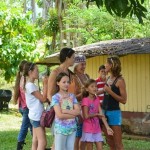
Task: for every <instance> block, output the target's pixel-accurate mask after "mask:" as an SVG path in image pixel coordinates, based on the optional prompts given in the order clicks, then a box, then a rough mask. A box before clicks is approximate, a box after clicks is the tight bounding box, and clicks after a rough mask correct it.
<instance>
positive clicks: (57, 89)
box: [56, 72, 70, 93]
mask: <svg viewBox="0 0 150 150" xmlns="http://www.w3.org/2000/svg"><path fill="white" fill-rule="evenodd" d="M65 76H67V77H68V78H69V76H68V75H67V74H66V73H64V72H61V73H60V74H58V76H57V77H56V93H57V92H59V90H60V89H59V86H58V85H57V82H60V80H61V79H62V78H63V77H65ZM69 80H70V79H69Z"/></svg>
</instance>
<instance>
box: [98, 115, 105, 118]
mask: <svg viewBox="0 0 150 150" xmlns="http://www.w3.org/2000/svg"><path fill="white" fill-rule="evenodd" d="M97 116H98V117H99V118H103V117H105V116H104V115H103V114H97Z"/></svg>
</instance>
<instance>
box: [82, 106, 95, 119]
mask: <svg viewBox="0 0 150 150" xmlns="http://www.w3.org/2000/svg"><path fill="white" fill-rule="evenodd" d="M82 111H83V118H84V119H89V118H93V117H97V116H98V113H96V114H89V113H88V107H87V106H82Z"/></svg>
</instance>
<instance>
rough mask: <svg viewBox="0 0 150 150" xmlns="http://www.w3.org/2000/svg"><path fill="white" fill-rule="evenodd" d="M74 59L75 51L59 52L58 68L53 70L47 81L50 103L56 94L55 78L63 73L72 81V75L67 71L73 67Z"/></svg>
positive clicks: (63, 50)
mask: <svg viewBox="0 0 150 150" xmlns="http://www.w3.org/2000/svg"><path fill="white" fill-rule="evenodd" d="M74 59H75V51H74V50H73V49H71V48H63V49H62V50H61V51H60V55H59V60H60V66H59V67H57V68H56V69H54V70H53V71H52V72H51V74H50V76H49V79H48V93H47V94H48V95H47V96H48V99H49V101H50V102H51V99H52V96H53V95H54V94H55V93H56V77H57V76H58V74H59V73H61V72H64V73H66V74H67V75H68V76H69V77H70V80H71V81H72V80H73V74H72V73H71V72H70V71H69V69H68V68H69V67H70V66H73V64H74Z"/></svg>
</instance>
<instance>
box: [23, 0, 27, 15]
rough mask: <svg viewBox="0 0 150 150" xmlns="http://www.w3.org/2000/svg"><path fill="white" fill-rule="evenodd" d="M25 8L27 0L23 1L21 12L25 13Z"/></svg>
mask: <svg viewBox="0 0 150 150" xmlns="http://www.w3.org/2000/svg"><path fill="white" fill-rule="evenodd" d="M26 10H27V1H26V0H24V1H23V13H26Z"/></svg>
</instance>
